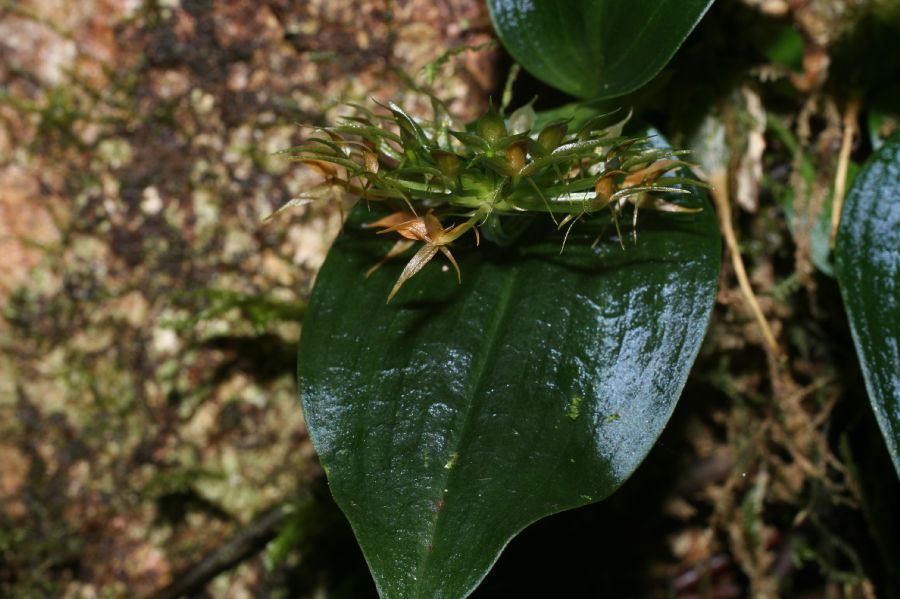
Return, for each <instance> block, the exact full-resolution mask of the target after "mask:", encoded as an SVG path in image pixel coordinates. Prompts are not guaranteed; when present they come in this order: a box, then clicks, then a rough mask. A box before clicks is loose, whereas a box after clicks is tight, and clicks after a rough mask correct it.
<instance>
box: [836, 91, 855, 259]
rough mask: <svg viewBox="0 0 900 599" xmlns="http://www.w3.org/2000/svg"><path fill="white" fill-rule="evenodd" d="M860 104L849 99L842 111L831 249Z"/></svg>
mask: <svg viewBox="0 0 900 599" xmlns="http://www.w3.org/2000/svg"><path fill="white" fill-rule="evenodd" d="M860 104H861V102H860V99H859V98H856V97H855V98H851V99H850V101H849V102H847V109H846V110H845V111H844V132H843V137H842V139H841V152H840V154H838V165H837V174H836V175H835V177H834V201H833V202H832V203H831V240H830V241H831V247H834V240H835V238H836V237H837V230H838V225H840V223H841V210H843V208H844V192H845V190H846V188H847V170H848V169H849V167H850V150H852V149H853V138H854V137H855V136H856V130H857V122H858V121H859V109H860Z"/></svg>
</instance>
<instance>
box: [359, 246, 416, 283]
mask: <svg viewBox="0 0 900 599" xmlns="http://www.w3.org/2000/svg"><path fill="white" fill-rule="evenodd" d="M413 244H415V241H409V240H407V239H398V240H397V243H395V244H394V246H393V247H392V248H391V249H390V250H388V253H387V254H385V255H384V258H382V259H381V260H379V261H378V262H377V263H376V264H374V265H373V266H372V268H370V269H369V270H367V271H366V278H368V277H369V276H371V275H372V273H373V272H375V271H376V270H378V269H379V268H381V267H382V266H383V265H384V263H385V262H387V261H388V260H391V259H392V258H396V257H397V256H399V255H400V254H402V253H403V252H405V251H406V250H408V249H409V248H411V247H412V246H413Z"/></svg>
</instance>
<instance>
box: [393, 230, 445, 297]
mask: <svg viewBox="0 0 900 599" xmlns="http://www.w3.org/2000/svg"><path fill="white" fill-rule="evenodd" d="M437 251H438V246H436V245H431V244H429V245H426V246H425V247H423V248H422V249H420V250H419V251H418V252H416V255H415V256H413V257H412V260H410V261H409V263H408V264H407V265H406V268H404V269H403V272H401V273H400V278H399V279H397V282H396V283H395V284H394V288H393V289H391V294H390V295H389V296H388V298H387V303H390V302H391V300H392V299H394V296H395V295H397V292H398V291H400V288H401V287H403V284H404V283H406V282H407V281H408V280H410V279H411V278H412V277H413V276H414V275H415V274H416V273H418V272H419V271H420V270H422V268H423V267H424V266H425V265H426V264H428V263H429V262H430V261H431V259H432V258H434V256H435V254H437Z"/></svg>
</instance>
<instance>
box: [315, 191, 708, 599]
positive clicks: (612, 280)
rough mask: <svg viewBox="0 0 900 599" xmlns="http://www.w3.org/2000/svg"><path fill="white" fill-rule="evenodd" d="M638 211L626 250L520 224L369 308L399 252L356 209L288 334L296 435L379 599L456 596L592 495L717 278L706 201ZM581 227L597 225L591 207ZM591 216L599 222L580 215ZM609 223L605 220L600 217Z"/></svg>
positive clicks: (613, 475)
mask: <svg viewBox="0 0 900 599" xmlns="http://www.w3.org/2000/svg"><path fill="white" fill-rule="evenodd" d="M672 199H673V200H674V201H677V202H687V203H692V204H695V205H702V206H703V208H704V209H703V211H702V212H701V213H698V214H691V215H661V214H653V213H648V214H644V213H643V212H642V214H641V221H640V222H639V226H638V240H637V244H636V245H633V244H632V242H631V235H630V232H629V231H627V230H626V231H625V232H624V233H623V235H624V236H626V239H627V241H626V244H625V245H626V249H624V250H623V249H622V248H621V247H620V245H619V241H618V240H617V239H611V238H609V237H607V238H604V240H603V241H602V242H601V243H600V244H599V245H598V246H597V247H595V248H592V247H591V241H592V240H593V237H594V236H595V235H596V228H592V227H589V226H582V225H583V223H579V224H578V226H576V227H575V229H574V230H573V232H572V234H571V235H570V237H569V240H568V244H567V245H566V248H565V251H564V252H563V253H562V254H560V245H561V242H562V234H561V233H560V232H557V231H555V230H554V229H555V227H554V226H553V225H552V223H550V220H549V218H547V217H546V216H543V217H539V219H538V222H537V223H536V224H535V226H534V227H532V228H531V229H529V230H528V231H527V232H526V233H525V234H524V236H523V238H521V239H520V240H519V241H518V242H517V243H516V244H514V245H513V246H512V247H509V248H500V247H498V246H495V245H493V244H491V243H487V242H483V243H482V245H481V247H479V248H472V247H469V248H468V249H467V248H466V247H462V245H463V244H461V243H460V244H458V247H455V248H454V250H453V251H454V254H455V255H456V257H457V259H458V260H459V262H460V266H461V267H462V273H463V282H462V285H458V284H457V282H456V275H455V273H454V272H453V269H452V268H443V267H444V266H446V263H445V262H444V263H442V260H443V258H442V257H438V258H436V259H435V260H434V261H432V263H430V264H428V265H427V266H426V267H425V268H424V269H423V271H422V272H421V273H419V274H418V275H416V277H414V278H413V279H412V280H411V281H410V282H409V283H408V284H407V285H406V286H405V287H404V288H403V289H402V290H401V292H400V293H399V294H398V295H397V297H396V298H395V299H394V301H393V302H392V303H391V304H389V305H386V304H385V300H386V299H387V296H388V293H389V291H390V290H391V287H392V286H393V285H394V282H395V280H396V279H397V276H398V275H399V273H400V271H401V270H402V268H403V260H400V261H397V262H395V263H392V264H389V265H386V266H384V267H383V268H382V269H381V270H379V271H377V272H376V273H375V274H374V275H373V276H372V277H371V278H369V279H365V278H364V277H363V275H362V273H364V272H365V271H366V269H368V268H369V267H370V266H371V265H372V264H374V263H375V262H377V261H378V260H379V259H380V258H381V256H383V255H384V254H385V253H386V252H387V250H388V248H389V247H390V246H391V244H392V243H393V241H394V240H393V239H390V240H387V239H384V237H383V236H376V235H374V234H373V233H372V232H371V230H364V229H361V227H360V225H361V223H363V222H368V221H371V220H374V219H375V218H377V217H378V216H380V215H381V214H382V213H381V212H379V211H376V210H375V209H373V208H372V207H370V206H368V205H361V206H359V207H358V208H357V209H356V210H355V211H354V212H353V214H352V216H351V219H350V221H349V222H348V224H347V226H346V227H345V232H344V234H343V235H342V236H341V237H340V238H339V239H338V240H337V242H336V243H335V246H334V247H333V248H332V250H331V252H330V253H329V255H328V258H327V260H326V262H325V265H324V266H323V268H322V271H321V272H320V274H319V277H318V282H317V284H316V287H315V290H314V292H313V297H312V300H311V304H310V308H309V311H308V314H307V318H306V320H305V322H304V330H303V335H302V341H301V347H300V389H301V397H302V400H303V405H304V409H305V414H306V418H307V423H308V426H309V431H310V435H311V436H312V439H313V442H314V444H315V446H316V449H317V450H318V452H319V455H320V458H321V461H322V464H323V466H324V468H325V471H326V473H327V474H328V478H329V482H330V484H331V489H332V492H333V493H334V496H335V499H336V500H337V502H338V504H339V505H340V506H341V508H342V509H343V510H344V512H345V513H346V514H347V517H348V518H349V520H350V522H351V524H352V526H353V529H354V531H355V532H356V535H357V538H358V539H359V542H360V545H361V546H362V549H363V552H364V553H365V555H366V558H367V560H368V563H369V566H370V568H371V569H372V572H373V575H374V577H375V581H376V584H377V586H378V588H379V590H380V592H381V594H382V595H383V596H385V597H429V598H430V597H462V596H464V595H466V594H467V593H469V592H470V591H471V590H472V589H473V588H474V587H475V586H476V585H477V584H478V582H479V581H480V580H481V579H482V578H483V577H484V575H485V574H486V572H487V571H488V569H489V568H490V567H491V565H492V564H493V562H494V561H495V560H496V559H497V556H498V555H499V553H500V551H501V550H502V548H503V547H504V546H505V545H506V543H507V542H508V541H509V540H510V538H511V537H513V536H514V535H515V534H516V533H518V532H519V531H520V530H522V529H523V528H524V527H525V526H527V525H528V524H530V523H531V522H534V521H535V520H538V519H540V518H542V517H544V516H547V515H549V514H553V513H555V512H559V511H561V510H566V509H570V508H573V507H577V506H580V505H584V504H587V503H591V502H595V501H598V500H600V499H602V498H604V497H605V496H607V495H609V494H610V493H612V492H613V491H614V490H615V489H616V488H617V487H618V486H619V485H621V484H622V482H623V481H624V480H625V479H627V478H628V476H629V475H630V474H631V473H632V472H633V471H634V469H635V468H636V467H637V466H638V464H639V463H640V462H641V460H642V459H643V458H644V456H645V455H646V454H647V452H648V451H649V450H650V448H651V447H652V445H653V443H654V442H655V440H656V438H657V437H658V435H659V434H660V432H661V431H662V428H663V426H664V425H665V423H666V421H667V420H668V418H669V416H670V415H671V413H672V410H673V409H674V406H675V402H676V400H677V399H678V395H679V393H680V392H681V389H682V386H683V385H684V382H685V379H686V377H687V374H688V370H689V369H690V366H691V364H692V362H693V360H694V357H695V355H696V353H697V351H698V348H699V346H700V342H701V340H702V339H703V335H704V332H705V330H706V326H707V321H708V319H709V315H710V310H711V308H712V303H713V298H714V294H715V286H716V281H717V277H718V271H719V256H720V245H719V236H718V229H717V227H716V221H715V216H714V214H713V211H712V208H711V207H710V206H709V204H708V202H707V201H706V200H705V198H704V197H703V194H702V192H699V191H698V194H697V196H696V197H690V198H688V199H684V198H677V199H675V198H672ZM596 220H597V221H599V220H600V219H599V218H597V219H596ZM597 224H598V225H599V223H597ZM610 228H611V229H612V227H610Z"/></svg>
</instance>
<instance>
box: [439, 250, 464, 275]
mask: <svg viewBox="0 0 900 599" xmlns="http://www.w3.org/2000/svg"><path fill="white" fill-rule="evenodd" d="M440 248H441V253H442V254H444V255H445V256H447V260H449V261H450V264H452V265H453V268H455V269H456V282H457V283H462V273H461V272H460V271H459V264H457V263H456V258H454V257H453V254H451V253H450V250H449V249H447V248H446V247H444V246H440Z"/></svg>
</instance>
